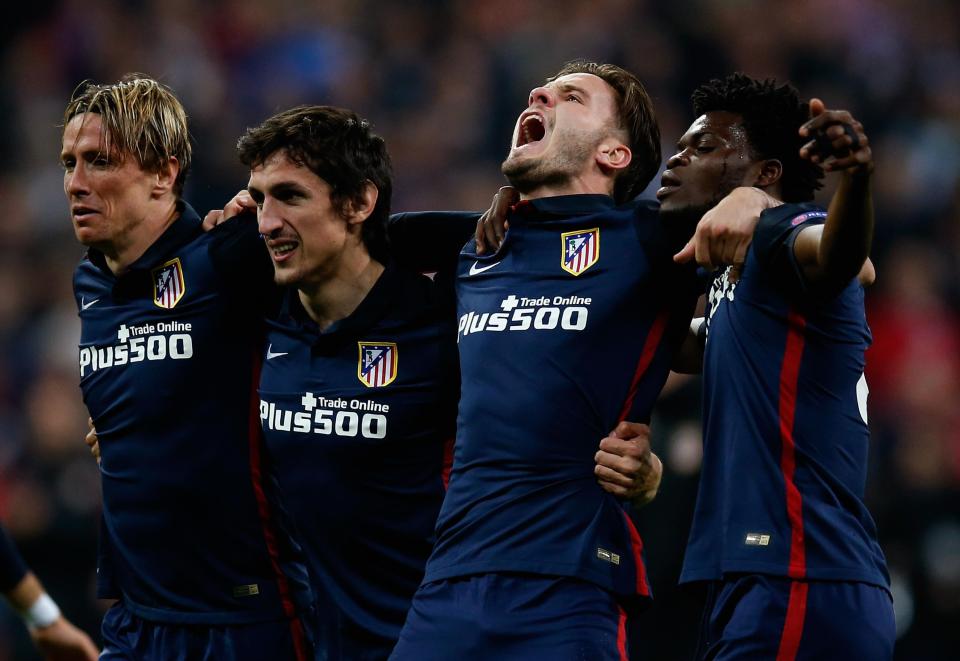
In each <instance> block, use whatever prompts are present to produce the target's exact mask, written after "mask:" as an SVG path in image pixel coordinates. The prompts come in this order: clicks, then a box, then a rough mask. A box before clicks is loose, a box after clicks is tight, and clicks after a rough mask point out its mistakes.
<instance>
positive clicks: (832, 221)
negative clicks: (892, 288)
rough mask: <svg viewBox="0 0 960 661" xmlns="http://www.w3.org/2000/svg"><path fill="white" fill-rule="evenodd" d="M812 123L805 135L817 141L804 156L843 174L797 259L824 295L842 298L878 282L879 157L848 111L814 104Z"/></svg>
mask: <svg viewBox="0 0 960 661" xmlns="http://www.w3.org/2000/svg"><path fill="white" fill-rule="evenodd" d="M810 114H811V117H812V118H811V119H810V121H808V122H807V123H806V124H804V125H803V126H802V127H801V128H800V135H801V136H803V137H808V138H812V139H811V140H810V142H808V143H807V144H805V145H804V146H803V147H802V148H801V150H800V156H801V157H802V158H805V159H808V160H810V161H812V162H814V163H818V164H822V166H823V169H824V170H825V171H827V172H842V178H841V180H840V184H839V186H838V187H837V190H836V192H835V193H834V195H833V198H832V199H831V201H830V206H829V208H828V210H827V219H826V221H825V222H824V224H823V225H817V226H811V227H806V228H804V229H802V230H801V231H800V232H799V233H798V235H797V237H796V239H795V241H794V244H793V251H794V257H795V258H796V260H797V264H798V265H799V266H800V268H801V269H802V271H803V275H804V277H805V278H806V280H807V282H808V283H809V284H810V285H811V286H813V287H814V288H816V289H818V290H820V291H823V292H837V291H839V290H840V289H842V288H843V287H845V286H846V285H847V283H849V282H850V280H851V279H852V278H853V277H854V276H857V275H858V274H859V278H860V281H861V283H863V284H870V283H872V282H873V279H874V277H875V271H874V269H873V264H871V263H870V261H869V260H868V255H869V253H870V245H871V243H872V241H873V227H874V210H873V195H872V190H871V189H872V183H871V181H872V174H873V153H872V151H871V149H870V145H869V139H868V138H867V135H866V133H865V132H864V129H863V125H862V124H860V122H858V121H857V120H856V119H855V118H854V117H853V116H852V115H851V114H850V113H849V112H847V111H846V110H827V109H826V108H825V107H824V105H823V102H822V101H820V100H819V99H811V101H810Z"/></svg>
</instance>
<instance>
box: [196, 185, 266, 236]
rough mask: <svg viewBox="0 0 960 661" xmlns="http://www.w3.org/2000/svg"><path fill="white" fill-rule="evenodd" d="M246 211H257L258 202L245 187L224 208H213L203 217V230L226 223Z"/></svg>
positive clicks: (207, 230)
mask: <svg viewBox="0 0 960 661" xmlns="http://www.w3.org/2000/svg"><path fill="white" fill-rule="evenodd" d="M244 211H252V212H254V213H256V212H257V203H256V202H254V201H253V198H252V197H250V193H248V192H247V190H246V189H243V190H242V191H240V192H239V193H237V194H236V195H234V196H233V199H232V200H230V201H229V202H227V206H225V207H223V208H222V209H213V210H212V211H210V212H208V213H207V215H206V216H204V217H203V231H204V232H209V231H210V230H212V229H213V228H214V227H216V226H217V225H220V224H221V223H225V222H227V221H228V220H230V219H231V218H233V217H234V216H238V215H240V214H241V213H243V212H244Z"/></svg>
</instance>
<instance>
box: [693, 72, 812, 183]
mask: <svg viewBox="0 0 960 661" xmlns="http://www.w3.org/2000/svg"><path fill="white" fill-rule="evenodd" d="M690 99H691V101H693V114H694V115H695V116H697V117H699V116H701V115H703V114H704V113H708V112H732V113H736V114H738V115H740V116H741V117H743V130H744V131H745V132H746V135H747V141H748V143H749V147H750V149H751V150H752V151H753V156H755V157H756V158H758V159H776V160H778V161H780V162H781V163H782V164H783V174H782V175H781V176H780V189H781V192H782V195H783V200H784V202H805V201H808V200H812V199H813V194H814V191H816V190H817V189H819V188H820V187H821V186H822V185H823V183H822V182H821V181H820V180H821V179H823V168H821V167H820V166H819V165H816V164H814V163H811V162H810V161H807V160H804V159H802V158H800V147H802V146H803V144H804V143H805V142H806V141H805V140H804V139H803V138H801V137H800V134H799V133H798V131H799V129H800V125H801V124H803V123H804V122H806V121H807V120H808V119H809V118H810V115H809V111H808V107H807V104H806V103H804V102H802V101H801V100H800V95H799V93H798V92H797V90H796V88H794V87H793V86H792V85H789V84H784V85H780V86H779V87H778V86H777V81H776V80H774V79H772V78H768V79H766V80H757V79H755V78H750V77H749V76H747V75H744V74H742V73H734V74H731V75H729V76H727V77H726V78H723V79H714V80H711V81H710V82H708V83H704V84H703V85H701V86H700V87H698V88H697V89H696V90H694V92H693V95H692V96H691V97H690Z"/></svg>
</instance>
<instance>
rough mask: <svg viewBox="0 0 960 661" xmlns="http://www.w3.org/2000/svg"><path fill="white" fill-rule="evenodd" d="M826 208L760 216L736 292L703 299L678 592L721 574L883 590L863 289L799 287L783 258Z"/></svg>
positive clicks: (718, 285) (791, 260) (719, 284)
mask: <svg viewBox="0 0 960 661" xmlns="http://www.w3.org/2000/svg"><path fill="white" fill-rule="evenodd" d="M825 217H826V212H825V211H823V210H822V209H819V208H817V207H814V206H812V205H794V204H785V205H783V206H780V207H777V208H776V209H773V210H769V211H766V212H764V214H763V216H762V217H761V222H760V225H759V226H758V229H757V232H756V233H755V236H754V242H753V245H752V246H751V248H750V251H749V252H748V254H747V260H746V263H745V265H744V268H743V272H742V274H741V276H740V278H739V281H737V282H736V283H731V282H730V281H729V279H728V271H724V272H722V273H720V274H719V275H718V276H717V277H716V278H715V279H714V282H713V285H712V286H711V288H710V294H709V315H708V319H707V323H708V326H707V328H708V332H707V344H706V355H705V359H704V365H703V377H704V457H703V473H702V475H701V478H700V491H699V494H698V497H697V505H696V510H695V513H694V519H693V527H692V529H691V531H690V541H689V544H688V546H687V554H686V559H685V563H684V568H683V573H682V576H681V582H687V581H696V580H703V579H712V580H718V579H720V578H722V576H723V575H724V574H726V573H729V572H750V573H765V574H772V575H777V576H787V577H790V578H810V579H832V580H852V581H864V582H868V583H873V584H876V585H880V586H887V585H888V577H887V572H886V568H885V562H884V558H883V553H882V552H881V550H880V547H879V545H878V544H877V540H876V529H875V526H874V523H873V520H872V519H871V517H870V514H869V512H868V511H867V508H866V507H865V505H864V503H863V492H864V486H865V482H866V473H867V449H868V445H869V441H870V435H869V431H868V429H867V413H866V397H867V386H866V381H865V380H864V376H863V369H864V351H865V350H866V349H867V346H868V345H869V344H870V340H871V337H870V329H869V328H868V326H867V322H866V317H865V315H864V309H863V288H862V287H861V286H860V284H859V282H857V281H856V280H854V281H852V282H851V283H850V284H849V285H848V286H847V287H846V288H845V289H844V290H843V291H842V292H841V293H839V294H838V295H836V296H830V297H827V296H823V295H819V294H817V293H816V292H813V291H811V290H809V289H808V288H807V287H806V285H805V282H804V278H803V275H802V272H801V269H800V267H799V266H798V264H797V262H796V259H795V257H794V253H793V242H794V240H795V239H796V236H797V234H798V233H799V232H800V230H802V229H803V228H805V227H807V226H809V225H811V224H814V223H822V222H823V219H824V218H825Z"/></svg>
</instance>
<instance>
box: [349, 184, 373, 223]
mask: <svg viewBox="0 0 960 661" xmlns="http://www.w3.org/2000/svg"><path fill="white" fill-rule="evenodd" d="M379 196H380V191H379V190H377V186H376V184H374V183H373V182H372V181H370V180H369V179H368V180H367V182H366V183H364V185H363V190H362V191H361V192H360V195H358V196H357V197H356V198H354V199H352V200H350V201H349V202H347V208H346V217H347V222H348V223H350V224H351V225H353V224H355V223H362V222H363V221H365V220H366V219H367V218H369V217H370V214H372V213H373V210H374V209H375V208H376V206H377V198H379Z"/></svg>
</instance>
